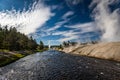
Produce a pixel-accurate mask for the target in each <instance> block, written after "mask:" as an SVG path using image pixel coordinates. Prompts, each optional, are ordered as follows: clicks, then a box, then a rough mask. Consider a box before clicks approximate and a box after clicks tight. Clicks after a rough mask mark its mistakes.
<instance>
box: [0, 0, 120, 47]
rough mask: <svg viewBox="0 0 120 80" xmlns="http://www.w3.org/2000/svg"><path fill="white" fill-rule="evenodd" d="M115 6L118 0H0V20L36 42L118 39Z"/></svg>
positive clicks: (117, 15)
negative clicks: (31, 37)
mask: <svg viewBox="0 0 120 80" xmlns="http://www.w3.org/2000/svg"><path fill="white" fill-rule="evenodd" d="M119 8H120V4H119V0H106V1H105V0H101V1H99V0H0V20H1V22H0V24H1V25H2V26H5V25H8V26H14V27H16V28H17V29H18V31H20V32H22V33H25V34H26V35H28V36H33V38H34V39H36V41H37V42H38V43H39V41H40V40H42V41H43V42H44V43H45V44H48V42H49V41H50V42H51V44H52V45H57V44H60V43H62V42H63V41H68V40H69V41H77V42H89V41H91V40H92V41H96V40H101V41H119V40H120V39H119V38H118V37H120V33H119V31H118V29H120V27H119V20H120V17H119V14H120V11H119ZM108 22H109V23H110V24H108Z"/></svg>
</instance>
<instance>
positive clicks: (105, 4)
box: [90, 0, 120, 42]
mask: <svg viewBox="0 0 120 80" xmlns="http://www.w3.org/2000/svg"><path fill="white" fill-rule="evenodd" d="M118 1H119V0H93V2H92V4H91V5H90V6H93V5H95V4H97V6H96V7H95V8H94V11H93V17H94V19H95V22H96V24H97V27H99V28H100V29H101V31H102V32H103V33H102V34H103V35H102V37H101V39H102V41H107V42H110V41H120V31H119V30H120V14H119V12H120V9H119V8H117V9H115V10H113V11H111V8H110V7H109V5H115V4H116V3H118Z"/></svg>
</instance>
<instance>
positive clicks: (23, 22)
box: [0, 1, 53, 35]
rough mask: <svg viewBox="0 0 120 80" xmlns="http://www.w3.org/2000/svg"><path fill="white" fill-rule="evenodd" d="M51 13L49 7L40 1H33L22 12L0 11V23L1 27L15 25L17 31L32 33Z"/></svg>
mask: <svg viewBox="0 0 120 80" xmlns="http://www.w3.org/2000/svg"><path fill="white" fill-rule="evenodd" d="M52 15H53V14H52V13H51V11H50V8H49V7H46V6H45V5H44V4H43V3H42V2H41V1H38V2H34V3H33V5H32V7H30V8H29V10H27V11H26V10H24V11H22V12H20V11H16V10H15V9H12V10H10V11H7V10H6V11H1V12H0V25H1V26H2V27H3V26H5V25H7V26H8V27H11V26H13V27H16V28H17V30H18V31H20V32H22V33H25V34H26V35H28V34H30V33H34V32H35V31H36V30H37V28H39V27H41V26H42V25H43V24H44V23H45V22H46V21H47V20H49V19H50V17H51V16H52Z"/></svg>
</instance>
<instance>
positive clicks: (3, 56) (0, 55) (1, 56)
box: [0, 50, 33, 67]
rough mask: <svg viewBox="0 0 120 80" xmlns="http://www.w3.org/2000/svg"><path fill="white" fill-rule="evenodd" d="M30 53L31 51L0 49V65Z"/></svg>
mask: <svg viewBox="0 0 120 80" xmlns="http://www.w3.org/2000/svg"><path fill="white" fill-rule="evenodd" d="M32 53H33V52H32V51H8V50H0V67H2V66H5V65H7V64H10V63H12V62H14V61H16V60H18V59H20V58H23V57H25V56H27V55H29V54H32Z"/></svg>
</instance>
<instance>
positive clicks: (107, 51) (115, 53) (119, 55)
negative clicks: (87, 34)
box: [63, 42, 120, 61]
mask: <svg viewBox="0 0 120 80" xmlns="http://www.w3.org/2000/svg"><path fill="white" fill-rule="evenodd" d="M63 51H64V52H66V53H71V54H79V55H86V56H91V57H96V58H102V59H109V60H115V61H120V42H109V43H98V44H91V45H77V46H70V47H67V48H64V49H63Z"/></svg>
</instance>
